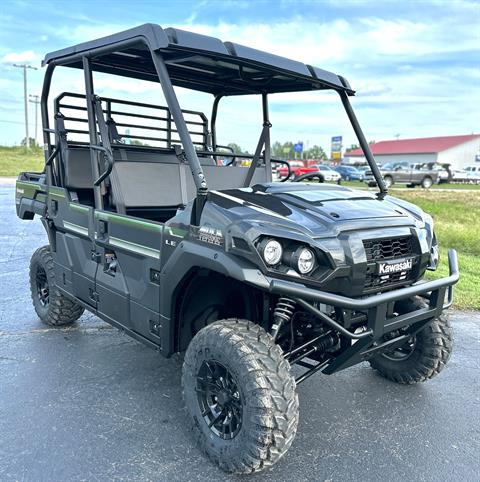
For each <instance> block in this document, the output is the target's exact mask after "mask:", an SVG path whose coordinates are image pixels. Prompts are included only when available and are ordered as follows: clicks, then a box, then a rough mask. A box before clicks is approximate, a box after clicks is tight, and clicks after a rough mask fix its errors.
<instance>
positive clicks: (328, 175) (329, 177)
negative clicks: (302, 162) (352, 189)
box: [312, 164, 342, 182]
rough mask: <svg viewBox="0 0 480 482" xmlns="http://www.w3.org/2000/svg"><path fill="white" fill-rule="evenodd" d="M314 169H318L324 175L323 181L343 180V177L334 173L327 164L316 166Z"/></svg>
mask: <svg viewBox="0 0 480 482" xmlns="http://www.w3.org/2000/svg"><path fill="white" fill-rule="evenodd" d="M312 167H316V168H317V169H318V170H319V171H320V172H321V173H322V176H323V179H324V180H325V181H326V182H332V181H333V182H340V180H341V179H342V176H341V175H340V174H339V173H338V172H337V171H334V170H333V169H332V168H331V167H330V166H327V165H326V164H315V165H314V166H312Z"/></svg>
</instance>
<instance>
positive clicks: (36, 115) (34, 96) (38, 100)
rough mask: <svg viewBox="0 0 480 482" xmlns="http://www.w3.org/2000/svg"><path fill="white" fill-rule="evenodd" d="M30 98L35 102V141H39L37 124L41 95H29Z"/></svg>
mask: <svg viewBox="0 0 480 482" xmlns="http://www.w3.org/2000/svg"><path fill="white" fill-rule="evenodd" d="M29 97H30V100H29V102H31V103H32V104H35V142H38V137H37V125H38V104H40V96H39V95H33V94H30V95H29Z"/></svg>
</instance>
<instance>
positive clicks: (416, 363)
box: [370, 300, 453, 384]
mask: <svg viewBox="0 0 480 482" xmlns="http://www.w3.org/2000/svg"><path fill="white" fill-rule="evenodd" d="M398 305H399V306H398V311H399V313H400V314H401V313H407V312H409V311H412V310H414V309H418V308H421V307H423V306H425V304H424V303H423V302H420V301H418V300H406V301H403V302H401V303H398ZM393 335H396V333H394V334H393ZM391 336H392V335H390V336H389V335H387V336H386V337H385V340H388V339H389V338H391ZM452 347H453V336H452V329H451V327H450V324H449V322H448V318H447V317H446V316H445V315H441V316H440V317H439V318H435V319H433V320H431V321H430V322H429V323H428V324H427V325H426V326H425V328H423V329H422V330H421V331H419V332H418V333H417V334H415V335H414V336H412V337H410V338H409V339H408V340H407V342H406V343H405V344H404V345H402V346H400V347H398V348H396V349H394V350H391V351H388V352H385V353H382V354H381V355H378V356H376V357H375V358H373V359H372V360H371V361H370V365H371V366H372V368H374V369H375V370H377V371H378V373H379V374H380V375H382V376H383V377H385V378H388V379H389V380H392V381H394V382H397V383H401V384H414V383H418V382H424V381H426V380H429V379H430V378H433V377H434V376H435V375H438V374H439V373H440V372H441V371H442V370H443V368H444V367H445V365H446V364H447V362H448V360H449V358H450V355H451V353H452Z"/></svg>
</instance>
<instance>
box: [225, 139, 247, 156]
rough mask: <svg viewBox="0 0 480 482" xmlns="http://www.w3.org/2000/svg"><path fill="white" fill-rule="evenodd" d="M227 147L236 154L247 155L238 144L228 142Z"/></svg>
mask: <svg viewBox="0 0 480 482" xmlns="http://www.w3.org/2000/svg"><path fill="white" fill-rule="evenodd" d="M228 147H230V149H232V150H233V152H236V153H237V154H248V152H247V151H244V150H243V149H242V148H241V147H240V146H239V145H238V144H235V142H230V144H228Z"/></svg>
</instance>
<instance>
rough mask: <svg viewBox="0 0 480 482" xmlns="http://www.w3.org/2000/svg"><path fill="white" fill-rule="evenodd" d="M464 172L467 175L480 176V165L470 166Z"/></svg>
mask: <svg viewBox="0 0 480 482" xmlns="http://www.w3.org/2000/svg"><path fill="white" fill-rule="evenodd" d="M465 171H466V172H468V173H475V174H478V175H480V165H478V166H477V165H471V166H467V167H466V168H465Z"/></svg>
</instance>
